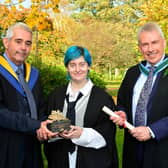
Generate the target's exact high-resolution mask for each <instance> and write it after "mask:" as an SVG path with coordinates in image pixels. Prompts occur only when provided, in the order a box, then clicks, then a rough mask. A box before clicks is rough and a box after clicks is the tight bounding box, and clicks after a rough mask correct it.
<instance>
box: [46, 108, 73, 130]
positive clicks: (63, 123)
mask: <svg viewBox="0 0 168 168" xmlns="http://www.w3.org/2000/svg"><path fill="white" fill-rule="evenodd" d="M48 119H49V120H51V121H52V123H49V124H48V125H47V127H48V129H49V130H50V131H52V132H63V131H64V130H67V131H68V130H70V125H71V121H70V120H69V119H68V118H66V117H65V116H64V115H63V114H62V113H61V112H60V111H59V110H57V111H56V110H52V112H51V114H50V115H49V116H48Z"/></svg>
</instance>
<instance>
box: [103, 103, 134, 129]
mask: <svg viewBox="0 0 168 168" xmlns="http://www.w3.org/2000/svg"><path fill="white" fill-rule="evenodd" d="M102 110H103V111H104V112H105V113H106V114H108V115H109V116H112V117H119V116H118V115H117V114H115V113H114V112H113V111H112V110H111V109H109V108H108V107H106V106H104V107H103V108H102ZM124 124H125V126H126V127H127V128H128V129H130V130H131V129H133V128H135V127H134V126H133V125H132V124H130V123H129V122H127V121H125V122H124Z"/></svg>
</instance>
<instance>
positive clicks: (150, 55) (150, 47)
mask: <svg viewBox="0 0 168 168" xmlns="http://www.w3.org/2000/svg"><path fill="white" fill-rule="evenodd" d="M165 47H166V41H165V39H164V38H163V37H161V35H160V34H159V32H158V31H156V30H152V31H143V32H141V34H140V36H139V49H140V51H141V53H142V54H143V56H144V58H145V60H146V61H148V62H149V63H150V64H152V65H155V64H156V63H158V62H159V61H160V60H161V58H162V56H163V54H164V50H165Z"/></svg>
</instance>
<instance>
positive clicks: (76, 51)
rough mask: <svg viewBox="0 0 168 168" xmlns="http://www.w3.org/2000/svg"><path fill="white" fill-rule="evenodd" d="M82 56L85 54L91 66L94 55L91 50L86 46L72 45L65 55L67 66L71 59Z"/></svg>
mask: <svg viewBox="0 0 168 168" xmlns="http://www.w3.org/2000/svg"><path fill="white" fill-rule="evenodd" d="M81 56H83V57H84V60H85V61H86V62H87V63H88V65H89V66H91V64H92V57H91V55H90V53H89V51H88V50H87V49H86V48H84V47H80V46H71V47H69V48H68V49H67V51H66V53H65V57H64V65H65V66H66V67H67V65H68V63H69V62H70V61H71V60H74V59H77V58H79V57H81Z"/></svg>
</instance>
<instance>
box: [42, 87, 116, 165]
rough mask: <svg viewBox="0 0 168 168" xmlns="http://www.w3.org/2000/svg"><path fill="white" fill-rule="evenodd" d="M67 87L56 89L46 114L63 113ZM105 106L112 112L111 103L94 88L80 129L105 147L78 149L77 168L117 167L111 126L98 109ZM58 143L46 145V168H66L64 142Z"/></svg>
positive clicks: (110, 100)
mask: <svg viewBox="0 0 168 168" xmlns="http://www.w3.org/2000/svg"><path fill="white" fill-rule="evenodd" d="M66 89H67V86H64V87H61V88H59V89H56V90H55V91H54V92H53V94H52V95H51V96H50V99H49V107H48V111H51V110H57V109H59V110H60V111H62V110H63V105H64V99H65V95H66ZM104 105H106V106H108V107H110V108H111V109H113V110H114V108H115V106H114V102H113V100H112V98H111V96H109V95H108V94H107V93H105V92H104V91H103V90H102V89H100V88H98V87H96V86H94V87H93V89H92V92H91V95H90V98H89V102H88V106H87V110H86V113H85V116H84V127H89V128H93V129H95V130H96V131H98V132H99V133H100V134H101V135H102V136H103V137H104V138H105V140H106V143H107V146H106V147H103V148H101V149H92V148H85V147H81V146H78V154H77V168H86V167H87V168H93V167H100V168H117V167H118V158H117V151H116V144H115V132H116V127H115V125H114V124H113V123H112V122H111V121H110V120H109V116H107V115H106V114H105V113H104V112H102V110H101V109H102V107H103V106H104ZM68 141H69V140H65V139H64V140H58V141H56V142H53V143H49V144H46V146H45V152H46V156H47V158H48V163H49V168H55V167H59V168H68V154H67V153H68V143H69V142H68Z"/></svg>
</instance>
